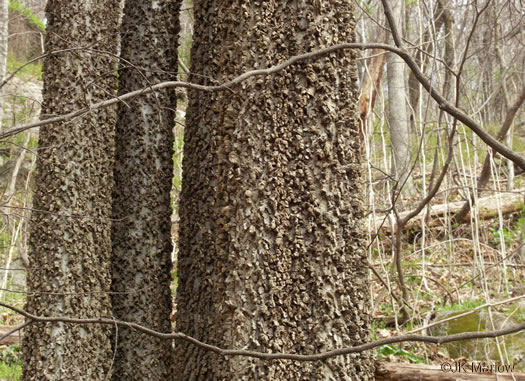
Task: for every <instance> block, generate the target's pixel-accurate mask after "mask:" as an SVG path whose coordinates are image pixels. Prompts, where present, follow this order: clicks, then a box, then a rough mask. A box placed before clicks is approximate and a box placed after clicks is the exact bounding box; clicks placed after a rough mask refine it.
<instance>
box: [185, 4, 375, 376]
mask: <svg viewBox="0 0 525 381" xmlns="http://www.w3.org/2000/svg"><path fill="white" fill-rule="evenodd" d="M194 14H195V33H194V45H193V50H192V67H191V71H192V77H191V79H192V81H195V82H198V83H201V84H212V83H216V82H219V83H220V82H224V81H227V80H228V79H232V78H233V77H234V76H236V75H239V74H241V73H242V72H244V71H245V70H247V69H252V68H265V67H269V66H271V65H275V64H277V63H279V62H282V61H284V60H285V59H287V58H289V57H291V56H293V55H295V54H299V53H304V52H307V51H312V50H315V49H318V48H320V47H326V46H329V45H332V44H335V43H337V42H341V41H352V40H353V38H354V37H353V33H354V32H353V26H354V22H355V20H354V18H353V16H352V15H353V7H352V2H351V1H348V0H334V1H330V2H320V1H289V2H286V3H274V2H264V3H253V2H252V3H246V2H241V1H233V2H229V3H223V4H222V5H218V4H215V2H213V1H196V2H194ZM355 59H356V56H355V54H352V53H350V52H348V51H347V52H337V53H333V54H331V55H330V56H329V57H326V58H321V59H319V60H318V61H316V62H311V63H310V62H309V63H300V64H296V65H293V66H291V67H288V68H287V69H284V70H283V71H281V72H279V73H277V74H275V75H272V76H270V77H265V78H261V79H254V80H252V81H249V82H246V83H244V84H243V85H241V86H239V87H236V88H232V89H231V91H227V92H224V93H220V94H206V93H198V94H197V93H196V92H190V96H189V99H190V101H189V109H188V114H187V125H186V130H185V146H184V148H185V156H184V166H183V167H184V178H183V190H182V194H181V209H180V214H181V228H180V229H181V231H180V252H179V271H178V273H179V287H178V291H177V326H176V327H177V330H179V331H181V332H184V333H186V334H189V335H191V336H193V337H196V338H198V339H200V340H204V341H206V342H208V343H212V344H217V345H221V346H227V347H233V348H246V349H253V350H257V351H261V352H295V353H312V352H319V351H323V350H327V349H331V348H334V347H340V346H345V345H354V344H357V343H360V342H363V341H366V340H367V339H368V332H369V331H368V295H367V288H368V283H367V267H366V250H365V236H364V230H363V225H362V222H361V219H362V217H363V214H362V213H363V209H362V201H361V200H362V197H363V194H362V188H361V184H362V183H361V181H362V180H361V164H360V155H359V152H360V143H359V132H358V121H357V114H356V101H357V98H358V93H357V89H356V86H355V85H356V72H355V66H354V65H355ZM176 352H177V355H178V361H177V363H176V372H175V378H176V379H178V380H223V379H228V380H245V379H261V380H262V379H264V380H298V379H316V380H341V379H347V378H348V377H350V376H351V377H352V379H356V380H358V379H359V380H370V379H372V378H373V364H372V358H371V355H370V354H369V353H361V354H356V355H348V356H342V357H339V358H334V359H330V360H328V361H324V362H318V363H298V362H288V361H272V362H263V361H260V360H254V359H249V358H239V357H234V358H223V357H219V356H217V355H215V354H212V353H209V352H206V351H203V350H202V349H198V348H196V347H195V346H191V345H188V344H186V343H180V344H178V345H177V346H176Z"/></svg>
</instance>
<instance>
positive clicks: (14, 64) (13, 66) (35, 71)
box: [7, 54, 42, 80]
mask: <svg viewBox="0 0 525 381" xmlns="http://www.w3.org/2000/svg"><path fill="white" fill-rule="evenodd" d="M23 65H24V62H20V61H17V60H16V59H15V58H14V57H13V56H12V55H11V54H10V55H9V56H8V57H7V72H8V73H13V72H14V71H15V70H17V69H18V68H20V70H18V71H17V73H16V75H17V77H20V78H22V79H32V78H36V79H39V80H42V64H41V63H38V62H35V63H30V64H27V65H25V66H24V67H22V66H23Z"/></svg>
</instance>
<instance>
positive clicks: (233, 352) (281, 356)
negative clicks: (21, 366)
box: [0, 299, 525, 361]
mask: <svg viewBox="0 0 525 381" xmlns="http://www.w3.org/2000/svg"><path fill="white" fill-rule="evenodd" d="M510 300H511V299H509V301H510ZM0 307H4V308H8V309H10V310H12V311H15V312H17V313H19V314H20V315H23V316H24V317H26V318H27V319H29V320H30V321H28V322H26V324H29V323H30V322H32V323H35V322H37V323H51V322H63V323H72V324H108V325H119V326H124V327H128V328H133V329H136V330H137V331H140V332H142V333H145V334H147V335H150V336H154V337H157V338H159V339H163V340H184V341H186V342H188V343H191V344H193V345H195V346H197V347H199V348H201V349H204V350H208V351H210V352H214V353H217V354H219V355H222V356H244V357H253V358H258V359H264V360H295V361H319V360H326V359H328V358H331V357H335V356H342V355H347V354H350V353H359V352H363V351H367V350H370V349H373V348H376V347H379V346H382V345H385V344H395V343H401V342H406V341H410V342H424V343H434V344H445V343H450V342H454V341H458V340H466V339H483V338H494V337H499V336H504V335H510V334H512V333H516V332H520V331H522V330H525V323H522V324H518V325H515V326H512V327H508V328H505V329H500V330H494V331H488V332H464V333H458V334H454V335H448V336H423V335H411V334H409V335H402V336H393V337H388V338H385V339H381V340H377V341H374V342H369V343H366V344H361V345H356V346H354V347H343V348H338V349H334V350H331V351H326V352H320V353H315V354H310V355H300V354H295V353H262V352H256V351H250V350H243V349H223V348H220V347H217V346H215V345H210V344H206V343H204V342H202V341H200V340H197V339H195V338H193V337H191V336H188V335H185V334H183V333H180V332H177V333H162V332H158V331H155V330H153V329H149V328H147V327H144V326H142V325H140V324H136V323H130V322H126V321H122V320H116V319H113V318H104V317H99V318H91V319H76V318H69V317H59V316H56V317H55V316H53V317H44V316H37V315H33V314H30V313H29V312H27V311H24V310H23V309H20V308H17V307H14V306H11V305H9V304H6V303H2V302H0Z"/></svg>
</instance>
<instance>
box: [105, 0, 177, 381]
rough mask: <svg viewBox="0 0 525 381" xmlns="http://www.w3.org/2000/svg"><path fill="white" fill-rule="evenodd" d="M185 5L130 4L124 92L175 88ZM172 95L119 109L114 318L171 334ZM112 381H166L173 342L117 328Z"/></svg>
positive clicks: (137, 100)
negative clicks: (170, 83) (171, 82)
mask: <svg viewBox="0 0 525 381" xmlns="http://www.w3.org/2000/svg"><path fill="white" fill-rule="evenodd" d="M180 3H181V2H180V1H171V0H165V1H164V0H160V1H159V0H148V1H140V0H128V1H126V5H125V8H124V18H123V20H122V26H121V30H122V32H121V41H122V42H121V45H122V48H121V58H122V59H123V61H122V62H121V68H120V69H119V92H120V93H126V92H130V91H133V90H137V89H140V88H143V87H147V86H148V85H151V84H156V83H159V82H162V81H167V80H175V79H176V73H177V39H178V34H179V21H178V19H179V8H180ZM176 103H177V100H176V94H175V89H168V90H161V91H157V92H155V93H153V94H148V95H146V96H142V97H138V98H135V99H134V100H132V101H129V102H126V104H124V103H122V104H120V108H119V113H118V123H117V128H116V158H115V190H114V194H113V216H114V218H115V221H114V222H113V231H112V241H113V258H112V277H113V282H112V291H114V294H112V305H113V314H114V316H115V317H116V318H118V319H122V320H125V321H130V322H135V323H138V324H142V325H145V326H147V327H149V328H152V329H155V330H157V331H162V332H171V320H170V314H171V311H172V302H171V291H170V282H171V267H172V266H171V252H172V243H171V234H170V226H171V213H172V209H171V203H170V191H171V185H172V178H173V162H172V156H173V127H174V124H175V110H176ZM115 343H116V357H115V364H114V372H113V379H114V380H167V379H169V376H170V374H171V372H172V370H173V369H172V364H173V350H172V346H171V342H170V341H169V340H159V339H157V338H154V337H151V336H147V335H144V334H142V333H138V332H136V331H134V330H132V329H127V328H123V327H121V328H119V329H118V338H117V340H116V341H115Z"/></svg>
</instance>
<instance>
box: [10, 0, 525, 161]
mask: <svg viewBox="0 0 525 381" xmlns="http://www.w3.org/2000/svg"><path fill="white" fill-rule="evenodd" d="M383 1H385V0H383ZM392 33H396V31H395V26H394V28H393V29H392ZM343 49H361V50H365V49H384V50H387V51H390V52H392V53H395V54H397V55H399V56H400V57H401V58H402V59H403V60H404V61H405V63H406V64H407V65H408V67H409V68H410V69H411V70H412V71H413V72H414V76H415V77H416V79H417V80H418V81H419V82H420V83H421V85H422V86H423V87H424V88H425V89H426V90H427V91H428V93H429V94H430V96H431V97H432V98H434V100H435V101H436V102H437V103H438V105H439V108H440V109H442V110H444V111H445V112H447V113H448V114H450V115H451V116H453V117H454V118H456V119H458V120H459V121H461V122H462V123H463V124H465V125H466V126H467V127H469V128H470V129H471V130H472V131H473V132H474V133H475V134H476V135H478V136H479V137H480V139H481V140H483V141H484V142H485V143H487V144H488V145H489V146H490V147H491V148H492V149H494V150H495V151H496V152H498V153H499V154H501V155H503V156H505V157H506V158H507V159H509V160H512V161H513V162H514V163H515V164H516V165H517V166H519V167H520V168H522V169H523V170H525V159H524V158H522V157H521V156H519V155H518V154H517V153H515V152H513V151H512V150H510V149H508V148H507V147H506V146H504V145H503V144H501V143H500V142H498V141H497V140H496V139H494V138H493V137H492V136H490V134H488V133H487V132H485V131H484V130H483V129H482V128H481V127H480V126H479V125H478V124H477V123H476V122H475V121H474V120H473V119H471V118H470V117H469V116H468V115H467V114H465V113H464V112H463V111H461V110H460V109H458V108H457V107H455V106H454V105H452V104H451V103H450V102H448V101H447V100H446V99H445V98H444V97H443V96H442V95H441V94H439V93H438V92H437V91H436V89H434V87H433V86H432V84H431V83H430V81H429V80H428V79H427V78H426V77H425V75H424V74H423V73H422V72H421V71H420V70H419V67H418V65H417V63H416V62H415V61H414V59H413V58H412V56H411V55H410V54H409V53H408V51H407V50H406V49H404V48H398V47H395V46H391V45H388V44H380V43H370V44H362V43H343V44H338V45H334V46H330V47H328V48H324V49H319V50H316V51H313V52H309V53H305V54H300V55H297V56H294V57H291V58H290V59H288V60H286V61H285V62H283V63H281V64H279V65H275V66H272V67H270V68H267V69H257V70H251V71H248V72H246V73H243V74H241V75H239V76H238V77H236V78H234V79H233V80H231V81H229V82H226V83H224V84H222V85H216V86H203V85H198V84H194V83H190V82H183V81H168V82H162V83H159V84H157V85H153V86H148V87H147V88H144V89H140V90H136V91H132V92H129V93H126V94H122V95H120V96H119V97H118V98H112V99H108V100H105V101H102V102H98V103H95V104H92V105H91V106H90V107H86V108H83V109H81V110H77V111H74V112H71V113H68V114H64V115H60V116H56V117H52V118H48V119H45V120H41V121H39V122H35V123H29V124H24V125H21V126H16V127H13V128H10V129H7V130H5V131H3V132H2V133H1V134H0V139H3V138H7V137H9V136H13V135H16V134H18V133H20V132H22V131H25V130H28V129H31V128H35V127H41V126H45V125H48V124H51V123H56V122H64V121H68V120H71V119H74V118H77V117H80V116H82V115H84V114H86V113H88V112H90V111H91V110H96V109H99V108H102V107H107V106H111V105H113V104H116V103H117V102H119V101H126V100H128V99H131V98H134V97H137V96H140V95H145V94H149V93H151V92H154V91H157V90H160V89H164V88H169V87H185V88H188V89H195V90H201V91H221V90H231V87H233V86H235V85H238V84H239V83H241V82H243V81H245V80H247V79H248V78H251V77H255V76H265V75H270V74H273V73H276V72H278V71H280V70H282V69H284V68H286V67H288V66H290V65H293V64H295V63H298V62H302V61H306V60H309V59H313V58H318V57H322V56H325V55H327V54H330V53H334V52H336V51H338V50H343Z"/></svg>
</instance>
